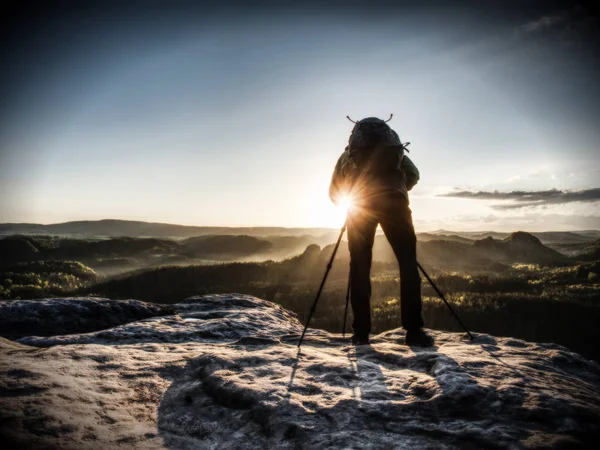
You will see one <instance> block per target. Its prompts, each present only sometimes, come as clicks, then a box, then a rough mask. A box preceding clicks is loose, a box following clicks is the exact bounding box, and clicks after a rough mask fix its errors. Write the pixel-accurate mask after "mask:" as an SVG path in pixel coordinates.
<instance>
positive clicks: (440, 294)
mask: <svg viewBox="0 0 600 450" xmlns="http://www.w3.org/2000/svg"><path fill="white" fill-rule="evenodd" d="M417 266H418V267H419V269H420V270H421V272H423V275H425V278H427V281H429V284H431V287H433V289H435V292H437V294H438V295H439V296H440V298H441V299H442V300H443V301H444V303H445V304H446V306H447V307H448V309H449V310H450V312H451V313H452V314H453V315H454V317H455V318H456V320H458V323H460V325H461V326H462V327H463V328H464V329H465V331H466V332H467V334H468V335H469V337H470V338H471V340H473V339H475V338H474V337H473V335H472V334H471V332H470V331H469V329H468V328H467V326H466V325H465V324H464V323H463V322H462V320H460V317H458V314H456V311H454V308H452V306H450V303H448V301H447V300H446V298H445V297H444V294H442V291H440V290H439V289H438V287H437V286H436V285H435V283H434V282H433V280H432V279H431V278H429V275H427V272H425V269H423V266H421V264H419V262H418V261H417Z"/></svg>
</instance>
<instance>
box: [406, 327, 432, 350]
mask: <svg viewBox="0 0 600 450" xmlns="http://www.w3.org/2000/svg"><path fill="white" fill-rule="evenodd" d="M404 343H405V344H406V345H418V346H419V347H431V346H432V345H433V343H434V339H433V338H432V337H431V336H429V335H428V334H427V333H425V331H424V330H423V329H421V328H420V329H418V330H408V331H407V332H406V337H405V338H404Z"/></svg>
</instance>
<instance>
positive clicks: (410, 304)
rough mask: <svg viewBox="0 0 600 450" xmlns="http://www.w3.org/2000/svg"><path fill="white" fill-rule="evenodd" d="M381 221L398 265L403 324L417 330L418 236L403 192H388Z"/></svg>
mask: <svg viewBox="0 0 600 450" xmlns="http://www.w3.org/2000/svg"><path fill="white" fill-rule="evenodd" d="M380 223H381V228H382V229H383V232H384V233H385V236H386V238H387V240H388V241H389V243H390V245H391V246H392V249H393V250H394V254H395V255H396V258H397V259H398V265H399V266H400V283H401V286H400V307H401V312H400V317H401V320H402V326H403V327H404V329H406V330H407V331H418V330H420V329H421V328H422V327H423V317H422V313H421V312H422V300H421V277H420V276H419V269H418V267H417V237H416V235H415V230H414V227H413V223H412V213H411V211H410V208H409V207H408V200H407V199H406V198H405V197H404V196H403V195H402V194H400V193H397V194H396V193H394V194H390V195H389V196H388V198H387V199H385V200H384V203H383V205H382V214H381V219H380Z"/></svg>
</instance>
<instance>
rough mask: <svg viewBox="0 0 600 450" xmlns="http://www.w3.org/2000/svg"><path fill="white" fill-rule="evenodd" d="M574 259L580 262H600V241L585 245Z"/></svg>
mask: <svg viewBox="0 0 600 450" xmlns="http://www.w3.org/2000/svg"><path fill="white" fill-rule="evenodd" d="M573 259H575V260H578V261H598V260H600V239H598V240H597V241H594V242H588V243H587V244H584V245H583V246H582V248H581V249H580V250H579V251H578V252H577V253H576V254H575V255H574V256H573Z"/></svg>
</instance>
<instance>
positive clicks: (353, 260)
mask: <svg viewBox="0 0 600 450" xmlns="http://www.w3.org/2000/svg"><path fill="white" fill-rule="evenodd" d="M376 228H377V222H376V221H375V220H373V218H370V217H369V215H368V214H367V213H366V212H365V211H360V212H356V211H355V212H351V213H349V214H348V249H349V250H350V302H351V304H352V313H353V315H354V322H353V323H352V328H353V330H354V335H355V336H357V337H361V338H367V337H368V335H369V333H370V332H371V303H370V299H371V278H370V277H371V259H372V251H373V241H374V239H375V230H376Z"/></svg>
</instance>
